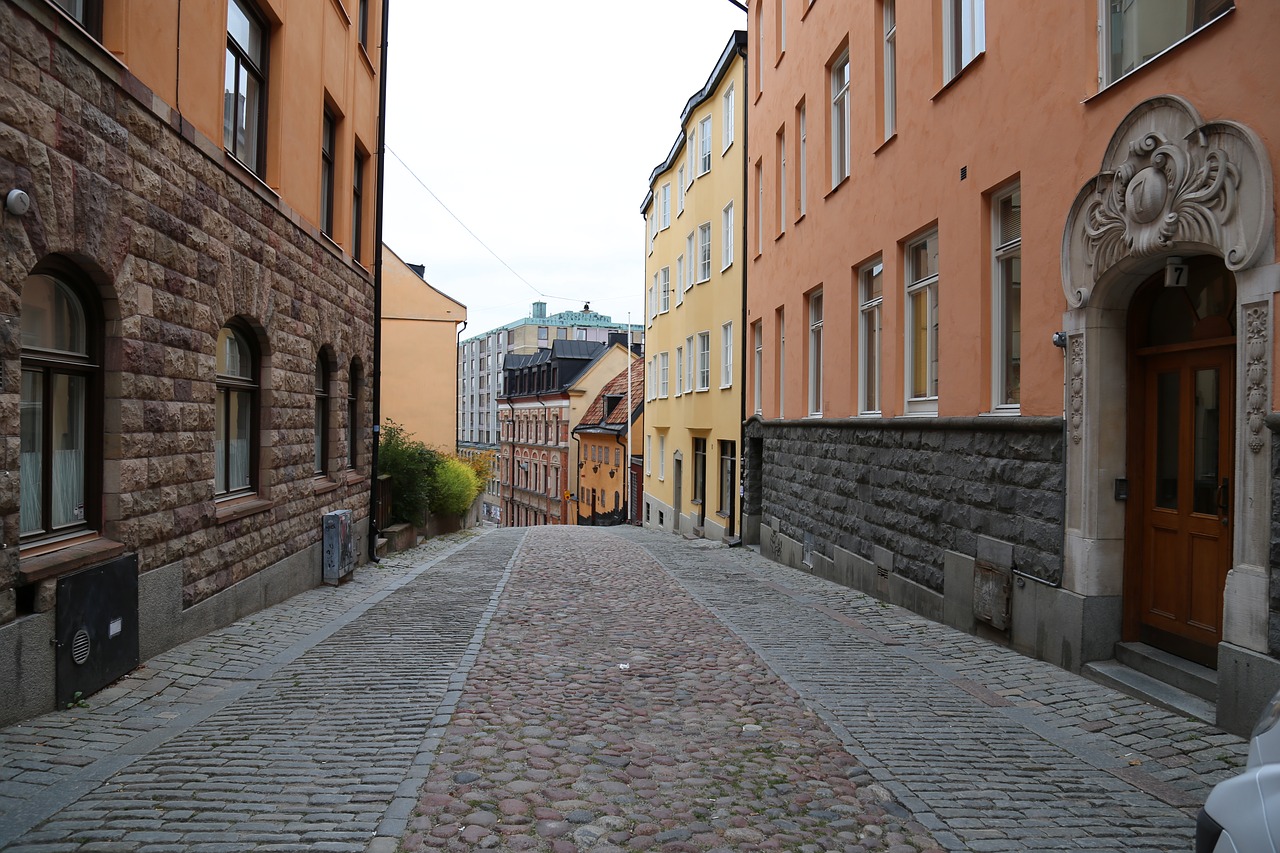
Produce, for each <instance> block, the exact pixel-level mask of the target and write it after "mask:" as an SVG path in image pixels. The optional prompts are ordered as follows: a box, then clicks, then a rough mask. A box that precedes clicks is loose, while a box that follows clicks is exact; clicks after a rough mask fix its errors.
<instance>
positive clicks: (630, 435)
mask: <svg viewBox="0 0 1280 853" xmlns="http://www.w3.org/2000/svg"><path fill="white" fill-rule="evenodd" d="M644 373H645V362H644V359H640V358H635V359H632V361H631V364H630V366H629V367H627V368H624V369H623V370H621V371H619V372H618V375H617V376H615V377H613V378H612V379H610V380H609V382H608V384H606V385H605V386H604V388H603V389H601V391H600V393H599V394H598V395H597V396H596V398H595V400H593V401H592V403H591V405H590V406H589V407H588V408H587V410H586V412H584V413H583V415H582V419H581V421H580V422H579V423H578V425H577V426H575V427H574V428H573V437H574V438H575V439H576V440H577V442H578V456H579V458H580V459H581V464H580V465H579V466H578V489H577V508H578V512H577V518H576V520H575V523H577V524H583V525H591V526H593V527H600V526H607V525H615V524H626V523H627V522H628V521H629V520H630V518H631V517H632V515H633V514H634V513H633V512H632V507H633V506H634V505H635V499H636V496H637V495H638V494H639V492H638V488H639V485H640V484H639V483H637V482H632V481H631V479H630V472H631V471H632V467H631V460H632V459H633V458H639V457H638V454H639V453H640V438H641V436H642V435H644V407H645V394H644ZM628 385H629V386H630V387H628Z"/></svg>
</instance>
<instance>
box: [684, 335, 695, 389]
mask: <svg viewBox="0 0 1280 853" xmlns="http://www.w3.org/2000/svg"><path fill="white" fill-rule="evenodd" d="M684 351H685V352H687V353H688V354H689V362H688V364H687V365H686V367H685V375H684V390H685V393H686V394H688V393H689V392H691V391H693V388H694V386H693V362H694V356H693V336H692V335H690V336H689V337H687V338H685V339H684Z"/></svg>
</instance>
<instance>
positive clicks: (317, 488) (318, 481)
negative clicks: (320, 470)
mask: <svg viewBox="0 0 1280 853" xmlns="http://www.w3.org/2000/svg"><path fill="white" fill-rule="evenodd" d="M341 485H342V484H341V483H339V482H338V481H337V480H334V479H331V478H330V477H329V475H327V474H317V475H316V476H315V477H313V478H312V479H311V487H312V489H313V490H314V492H315V494H317V495H324V494H328V493H329V492H332V491H335V490H337V489H338V487H339V486H341Z"/></svg>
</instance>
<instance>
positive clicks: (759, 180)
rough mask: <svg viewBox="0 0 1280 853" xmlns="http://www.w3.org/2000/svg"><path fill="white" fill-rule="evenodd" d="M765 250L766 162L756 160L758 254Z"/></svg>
mask: <svg viewBox="0 0 1280 853" xmlns="http://www.w3.org/2000/svg"><path fill="white" fill-rule="evenodd" d="M763 252H764V164H763V163H761V162H760V161H756V254H757V255H759V254H762V253H763Z"/></svg>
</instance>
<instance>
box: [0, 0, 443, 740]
mask: <svg viewBox="0 0 1280 853" xmlns="http://www.w3.org/2000/svg"><path fill="white" fill-rule="evenodd" d="M384 5H385V4H384V2H383V0H319V1H318V2H315V1H314V0H210V2H200V3H191V2H188V3H180V2H178V3H175V2H168V0H8V1H7V2H5V3H3V4H0V55H3V56H4V60H3V62H0V91H3V93H4V94H3V97H0V137H3V138H4V140H5V143H4V144H3V145H0V181H2V182H3V190H2V192H3V194H4V200H5V202H6V207H5V211H4V213H3V215H0V313H2V314H3V315H4V322H5V324H6V326H5V327H6V328H11V329H13V330H15V333H14V334H12V335H10V336H8V337H6V338H5V340H4V341H3V342H0V362H2V364H0V370H2V371H3V373H4V375H5V376H7V377H11V378H12V381H11V382H6V383H5V384H4V387H3V389H0V413H3V414H0V434H3V435H4V436H5V442H4V446H5V447H6V459H5V462H4V470H6V471H9V472H10V474H11V475H10V476H9V477H8V478H7V479H6V480H5V482H4V484H3V485H2V486H0V517H2V519H3V529H4V531H5V537H6V538H5V541H4V543H3V548H0V723H3V722H9V721H12V720H15V719H20V718H22V717H25V716H29V715H31V714H35V713H39V712H43V711H47V710H50V709H52V708H54V707H55V705H56V706H59V707H60V706H64V705H65V703H66V702H67V701H68V697H70V696H88V695H90V694H92V693H93V692H94V691H96V690H98V689H99V688H101V687H102V686H103V685H104V684H106V683H109V682H110V681H112V680H114V679H115V678H117V677H119V676H120V675H121V674H123V673H124V672H127V671H129V670H130V669H131V668H133V667H134V666H136V665H137V663H138V662H139V661H140V660H145V659H147V658H149V657H151V656H153V655H155V654H158V653H159V652H162V651H164V650H165V649H168V648H171V647H173V646H175V645H177V644H179V643H181V642H184V641H185V640H187V639H190V638H192V637H194V636H198V635H200V634H203V633H205V632H207V631H210V630H213V629H215V628H218V627H221V626H223V625H226V624H228V623H230V622H231V621H233V620H234V619H236V618H239V617H240V616H243V615H245V614H247V613H251V612H253V611H256V610H259V609H261V608H263V607H267V606H270V605H271V604H274V603H275V602H277V601H280V600H281V599H283V598H286V597H288V596H290V595H293V594H295V593H298V592H301V591H303V590H305V589H309V588H311V587H313V586H316V585H317V584H319V583H320V582H321V581H322V579H328V580H331V581H333V582H337V581H338V580H339V579H341V578H345V577H347V576H348V574H349V572H350V571H352V570H353V565H354V563H355V562H357V561H361V560H362V558H363V556H364V555H365V554H366V553H367V552H368V544H369V539H370V537H369V535H368V533H369V526H370V525H369V516H370V504H371V495H370V493H371V478H370V474H371V473H372V463H373V451H374V447H373V442H372V436H373V430H372V426H373V422H374V411H375V408H374V383H373V381H372V380H373V379H374V378H375V370H376V367H377V365H376V363H375V360H374V353H375V345H374V341H375V338H376V329H375V319H374V318H375V302H376V299H375V295H376V294H375V274H374V267H375V261H376V259H377V258H376V251H375V247H374V234H375V230H376V228H375V218H376V199H377V184H378V176H377V173H376V162H375V158H374V157H373V156H372V154H373V152H376V151H377V150H378V134H379V121H380V116H379V113H380V101H381V94H382V86H381V80H380V66H381V60H382V56H381V49H380V45H381V44H382V37H381V33H382V32H383V10H384ZM18 330H20V334H19V333H18ZM449 361H451V360H449ZM446 363H449V362H448V361H447V362H446ZM326 518H327V519H328V523H329V530H330V531H331V532H335V533H342V534H344V535H342V536H341V537H338V538H336V539H334V544H335V545H336V546H337V547H333V548H331V549H329V551H328V555H329V556H330V557H332V558H333V559H332V560H330V561H328V562H326V560H325V556H326V552H325V548H324V545H323V539H324V531H325V523H326V521H325V520H326ZM328 569H332V570H333V571H332V574H330V573H329V572H328V571H327V570H328Z"/></svg>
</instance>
